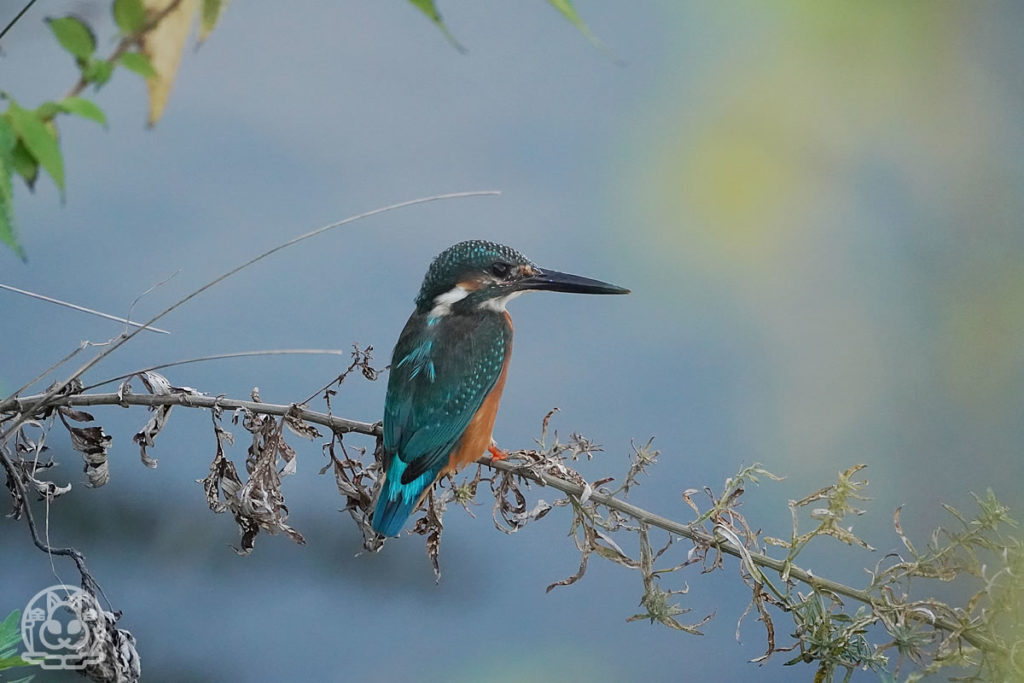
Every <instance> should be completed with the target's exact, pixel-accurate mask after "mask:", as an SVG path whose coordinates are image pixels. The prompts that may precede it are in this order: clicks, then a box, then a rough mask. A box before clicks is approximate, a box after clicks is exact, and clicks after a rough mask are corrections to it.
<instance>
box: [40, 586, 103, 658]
mask: <svg viewBox="0 0 1024 683" xmlns="http://www.w3.org/2000/svg"><path fill="white" fill-rule="evenodd" d="M99 617H100V608H99V605H98V604H97V603H96V599H95V598H94V597H92V596H91V595H89V594H88V593H86V592H85V591H83V590H82V589H81V588H76V587H75V586H67V585H57V586H50V587H49V588H44V589H43V590H41V591H39V592H38V593H36V594H35V596H33V597H32V599H31V600H29V602H28V605H26V606H25V611H24V612H22V614H21V639H22V641H24V643H25V648H26V650H25V652H22V653H21V658H22V659H24V660H25V661H26V662H30V663H32V664H38V665H39V666H40V667H42V668H44V669H84V668H85V667H87V666H91V665H94V664H98V663H99V662H101V661H103V651H102V650H100V649H99V648H97V647H96V642H95V640H94V638H93V631H92V626H93V625H94V624H96V623H97V621H98V619H99Z"/></svg>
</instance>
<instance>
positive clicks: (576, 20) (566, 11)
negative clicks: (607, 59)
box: [548, 0, 605, 48]
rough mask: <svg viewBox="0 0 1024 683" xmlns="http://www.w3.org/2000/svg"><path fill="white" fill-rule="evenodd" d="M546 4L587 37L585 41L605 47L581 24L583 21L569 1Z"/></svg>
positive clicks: (563, 0)
mask: <svg viewBox="0 0 1024 683" xmlns="http://www.w3.org/2000/svg"><path fill="white" fill-rule="evenodd" d="M548 3H549V4H550V5H551V6H552V7H554V8H555V9H556V10H558V11H559V12H561V13H562V16H563V17H565V18H566V19H568V20H569V21H570V22H571V23H572V25H573V26H575V27H576V28H577V30H579V32H580V33H582V34H583V35H584V36H586V37H587V40H589V41H590V42H591V43H593V44H594V45H596V46H597V47H600V48H604V47H605V46H604V44H603V43H602V42H601V41H600V40H598V39H597V36H595V35H594V34H593V33H591V32H590V29H589V28H587V25H586V24H584V23H583V19H582V18H581V17H580V15H579V13H578V12H577V11H576V8H575V7H573V6H572V2H570V0H548Z"/></svg>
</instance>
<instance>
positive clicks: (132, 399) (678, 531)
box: [0, 393, 1003, 652]
mask: <svg viewBox="0 0 1024 683" xmlns="http://www.w3.org/2000/svg"><path fill="white" fill-rule="evenodd" d="M41 401H46V402H47V405H48V406H96V405H144V406H151V407H152V406H172V405H180V406H184V407H189V408H210V409H217V410H223V409H229V410H231V409H241V410H244V411H246V412H251V413H254V414H263V415H270V416H280V417H283V416H286V415H294V416H295V417H297V418H299V419H301V420H303V421H305V422H310V423H313V424H319V425H323V426H325V427H328V428H329V429H331V430H332V431H333V432H335V433H336V434H346V433H358V434H365V435H368V436H373V437H379V436H380V434H381V428H380V423H372V422H360V421H357V420H349V419H345V418H340V417H337V416H334V415H330V414H327V413H322V412H318V411H314V410H310V409H308V408H303V407H301V406H298V405H295V404H292V405H275V404H270V403H262V402H257V401H243V400H239V399H231V398H225V397H211V396H202V395H177V394H169V395H148V394H117V393H114V394H109V393H108V394H84V395H65V396H60V397H55V398H54V397H51V398H49V399H47V398H46V395H45V394H44V395H36V396H27V397H24V398H16V399H8V400H6V401H3V402H0V412H11V411H14V412H20V413H24V411H26V410H31V409H32V408H33V407H34V406H37V405H38V404H39V403H40V402H41ZM332 457H333V456H332ZM337 462H340V461H337ZM477 462H479V463H480V464H481V465H485V466H487V467H489V468H491V469H493V470H495V471H496V472H497V473H504V474H507V475H509V476H514V477H520V478H523V479H528V480H530V481H533V482H536V483H538V484H542V485H544V486H547V487H550V488H552V489H555V490H558V491H561V492H562V493H566V494H568V495H569V496H570V497H572V498H573V499H575V500H576V501H577V502H578V501H580V500H588V501H592V502H594V503H597V504H599V505H602V506H604V507H606V508H608V509H609V510H611V511H614V512H616V513H620V514H622V515H626V516H628V517H630V518H632V519H634V520H636V521H637V522H638V523H640V524H642V525H646V526H648V527H656V528H659V529H662V530H664V531H667V532H669V533H670V534H675V535H677V536H681V537H683V538H687V539H689V540H691V541H693V542H694V543H695V544H697V545H698V546H702V547H707V548H713V549H715V550H716V551H718V552H722V553H725V554H727V555H732V556H734V557H737V558H739V559H741V560H743V563H744V565H749V567H748V571H750V570H751V568H755V567H756V568H763V569H769V570H772V571H774V572H777V573H778V574H779V575H780V576H783V577H785V578H786V579H787V580H795V581H799V582H801V583H803V584H806V585H807V586H809V587H811V588H813V589H814V590H815V592H816V593H823V594H830V595H836V596H842V597H845V598H850V599H853V600H856V601H858V602H861V603H864V604H866V605H875V604H876V603H877V597H876V596H874V595H872V593H871V592H870V591H867V590H861V589H856V588H853V587H850V586H847V585H845V584H842V583H840V582H838V581H833V580H831V579H827V578H824V577H819V576H815V575H814V574H812V573H811V572H810V571H808V570H805V569H802V568H800V567H798V566H795V565H793V564H792V563H791V562H789V561H787V560H780V559H776V558H773V557H770V556H768V555H765V554H763V553H759V552H756V551H753V550H750V549H748V548H746V547H744V546H743V545H742V544H740V543H737V542H736V540H734V539H733V540H730V539H729V538H727V537H726V536H724V535H716V534H712V533H708V532H707V531H705V530H703V529H702V528H701V527H700V526H698V525H697V524H696V523H691V524H683V523H681V522H677V521H675V520H672V519H669V518H667V517H663V516H661V515H658V514H655V513H653V512H651V511H649V510H645V509H644V508H641V507H639V506H637V505H634V504H632V503H629V502H627V501H625V500H622V499H620V498H617V497H615V496H614V495H612V494H610V493H607V492H603V491H601V490H595V489H594V487H593V486H591V485H589V484H587V483H586V482H582V481H574V480H572V478H571V477H570V476H568V475H566V473H564V472H555V473H553V472H551V471H545V470H543V469H538V468H536V467H530V466H524V465H523V464H521V463H517V462H510V461H508V460H493V459H492V458H490V457H489V456H484V457H481V458H480V459H479V460H478V461H477ZM6 466H7V463H5V467H6ZM339 467H340V466H339V465H338V464H335V468H336V476H337V471H338V468H339ZM9 471H10V470H9ZM576 476H577V477H578V475H576ZM339 481H341V479H339ZM341 488H343V487H342V485H341V484H339V489H341ZM343 492H344V491H343ZM819 493H820V492H819ZM22 495H24V492H23V491H22ZM725 498H731V496H723V499H725ZM522 502H523V503H524V504H525V500H524V501H522ZM365 503H366V504H367V505H368V503H369V501H365ZM545 512H546V510H545ZM541 516H543V514H537V515H535V517H538V518H539V517H541ZM716 530H720V528H719V527H716ZM755 572H756V573H755ZM751 573H752V574H754V575H755V576H756V575H757V574H760V572H759V571H756V570H754V571H752V572H751ZM758 579H759V580H760V579H763V575H762V576H759V577H758ZM915 618H917V619H920V620H921V621H927V622H928V623H930V624H931V625H932V626H934V627H935V628H937V629H940V630H943V631H947V632H950V633H955V634H957V635H959V636H961V637H962V638H963V639H964V641H966V642H967V643H969V644H971V645H973V646H975V647H977V648H979V649H981V650H986V651H990V652H1002V651H1003V648H1001V646H1000V645H999V644H998V643H995V642H993V641H992V640H991V639H989V638H987V637H985V636H984V635H981V634H979V633H977V632H975V631H972V630H968V629H965V627H964V624H963V623H961V622H958V621H957V620H955V619H952V618H950V617H946V616H937V615H936V616H934V618H932V615H928V614H926V613H924V612H920V613H916V617H915Z"/></svg>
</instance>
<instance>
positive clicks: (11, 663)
mask: <svg viewBox="0 0 1024 683" xmlns="http://www.w3.org/2000/svg"><path fill="white" fill-rule="evenodd" d="M19 666H32V665H31V664H29V663H28V662H26V661H25V660H24V659H22V658H21V657H19V656H18V655H14V656H12V657H0V671H3V670H4V669H13V668H15V667H19Z"/></svg>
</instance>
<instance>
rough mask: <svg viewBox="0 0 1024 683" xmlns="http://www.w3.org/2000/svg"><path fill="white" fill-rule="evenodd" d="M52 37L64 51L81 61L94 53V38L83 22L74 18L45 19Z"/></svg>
mask: <svg viewBox="0 0 1024 683" xmlns="http://www.w3.org/2000/svg"><path fill="white" fill-rule="evenodd" d="M46 23H47V24H49V25H50V30H51V31H53V35H55V36H57V42H59V43H60V44H61V47H63V48H64V49H65V50H67V51H68V52H70V53H71V54H73V55H74V56H75V57H77V58H78V59H81V60H86V59H88V58H89V57H90V56H92V53H93V52H95V51H96V37H95V36H93V34H92V30H91V29H90V28H89V27H88V26H86V25H85V23H84V22H82V20H80V19H76V18H75V17H58V18H56V19H47V20H46Z"/></svg>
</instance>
